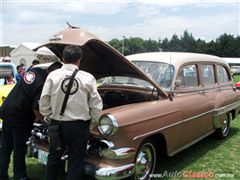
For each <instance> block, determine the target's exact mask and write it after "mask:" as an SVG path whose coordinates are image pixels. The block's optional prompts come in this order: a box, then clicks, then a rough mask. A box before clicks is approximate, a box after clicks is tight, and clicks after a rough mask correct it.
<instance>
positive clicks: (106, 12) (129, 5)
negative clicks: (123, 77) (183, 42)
mask: <svg viewBox="0 0 240 180" xmlns="http://www.w3.org/2000/svg"><path fill="white" fill-rule="evenodd" d="M0 1H1V22H0V24H1V32H0V44H2V45H19V44H20V43H22V42H40V43H41V42H43V41H45V40H46V39H48V38H49V37H50V36H52V35H53V34H55V33H56V32H58V31H60V30H61V29H63V28H65V27H66V23H65V22H66V21H68V22H69V23H70V24H72V25H74V26H79V27H82V28H84V29H86V30H89V31H91V32H92V33H93V34H96V35H97V36H98V37H100V38H101V39H103V40H106V41H109V40H111V39H113V38H118V39H122V38H123V36H125V37H127V38H129V37H141V38H143V39H149V38H151V39H155V40H157V39H159V38H161V39H163V38H165V37H168V38H169V37H171V36H172V35H173V34H177V35H182V33H183V31H184V30H188V31H189V32H191V33H192V34H193V36H194V37H196V38H201V39H204V40H207V41H208V40H212V39H216V38H217V37H218V36H219V35H221V34H223V33H227V34H232V35H234V36H237V35H240V0H206V1H205V0H142V1H129V0H121V1H120V0H105V1H104V0H94V1H91V0H88V1H80V0H75V1H69V0H51V1H50V0H35V1H34V2H32V0H0Z"/></svg>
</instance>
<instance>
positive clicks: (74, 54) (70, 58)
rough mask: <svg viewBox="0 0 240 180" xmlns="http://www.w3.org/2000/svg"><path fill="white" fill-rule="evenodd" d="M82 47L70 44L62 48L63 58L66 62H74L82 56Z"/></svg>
mask: <svg viewBox="0 0 240 180" xmlns="http://www.w3.org/2000/svg"><path fill="white" fill-rule="evenodd" d="M82 55H83V53H82V49H81V48H80V47H78V46H74V45H70V46H67V47H65V48H64V50H63V59H64V61H65V62H66V63H76V62H77V61H78V60H79V59H80V60H81V58H82Z"/></svg>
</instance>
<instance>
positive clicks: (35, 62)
mask: <svg viewBox="0 0 240 180" xmlns="http://www.w3.org/2000/svg"><path fill="white" fill-rule="evenodd" d="M37 64H40V62H39V60H37V59H34V60H33V61H32V65H31V66H30V67H29V68H28V69H27V71H30V70H31V69H32V68H33V67H34V66H36V65H37Z"/></svg>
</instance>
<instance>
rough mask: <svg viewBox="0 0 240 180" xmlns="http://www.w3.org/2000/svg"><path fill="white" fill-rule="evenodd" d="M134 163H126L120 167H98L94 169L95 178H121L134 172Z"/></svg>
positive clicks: (105, 179) (107, 179)
mask: <svg viewBox="0 0 240 180" xmlns="http://www.w3.org/2000/svg"><path fill="white" fill-rule="evenodd" d="M134 166H135V165H134V164H127V165H124V166H120V167H107V168H100V169H98V170H97V171H96V175H95V178H96V179H99V180H112V179H123V178H127V177H129V176H131V175H132V174H133V173H134Z"/></svg>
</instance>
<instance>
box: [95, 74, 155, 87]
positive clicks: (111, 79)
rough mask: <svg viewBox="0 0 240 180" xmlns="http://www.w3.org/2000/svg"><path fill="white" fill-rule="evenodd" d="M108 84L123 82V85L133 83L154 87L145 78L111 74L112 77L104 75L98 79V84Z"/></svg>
mask: <svg viewBox="0 0 240 180" xmlns="http://www.w3.org/2000/svg"><path fill="white" fill-rule="evenodd" d="M107 84H121V85H128V86H129V85H132V86H139V87H145V88H152V85H151V84H150V83H149V82H147V81H144V80H141V79H137V78H132V77H127V76H111V77H104V78H101V79H98V80H97V85H98V86H101V85H107Z"/></svg>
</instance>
